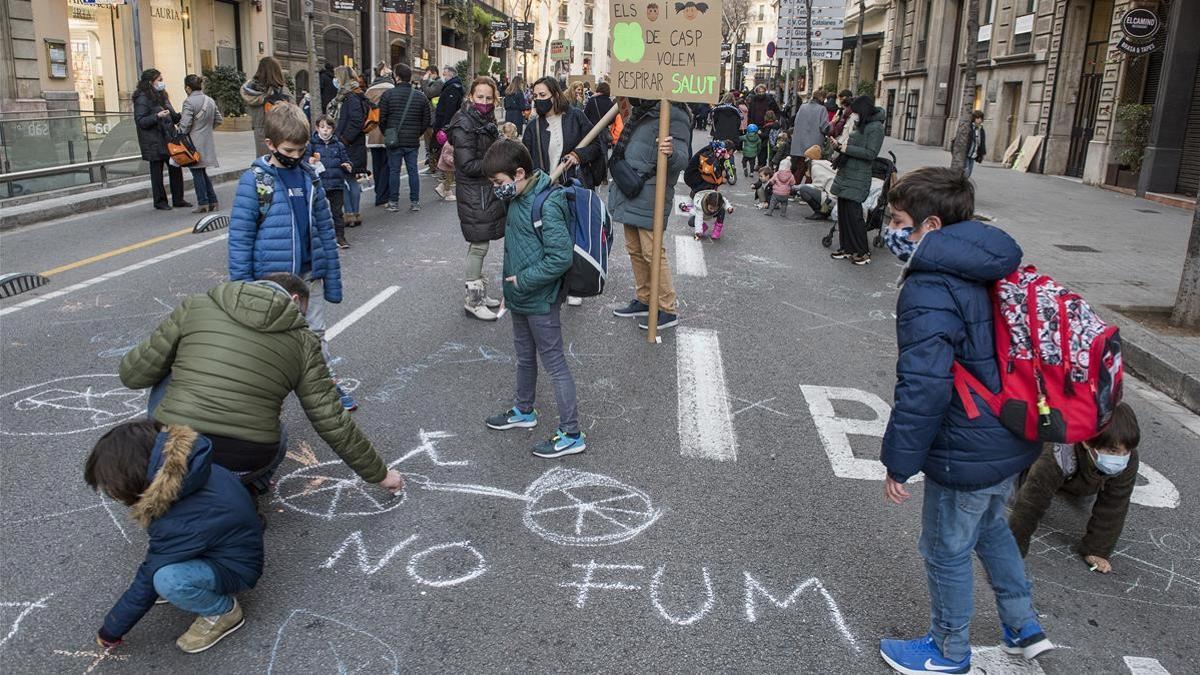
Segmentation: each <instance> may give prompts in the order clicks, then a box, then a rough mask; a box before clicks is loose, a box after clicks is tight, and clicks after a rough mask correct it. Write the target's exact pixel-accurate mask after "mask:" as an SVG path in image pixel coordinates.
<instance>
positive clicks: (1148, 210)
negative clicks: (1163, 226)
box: [1134, 209, 1162, 213]
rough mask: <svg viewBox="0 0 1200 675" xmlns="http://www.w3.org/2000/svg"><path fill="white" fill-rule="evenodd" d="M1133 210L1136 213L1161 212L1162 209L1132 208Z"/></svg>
mask: <svg viewBox="0 0 1200 675" xmlns="http://www.w3.org/2000/svg"><path fill="white" fill-rule="evenodd" d="M1134 211H1137V212H1138V213H1162V211H1155V210H1154V209H1134Z"/></svg>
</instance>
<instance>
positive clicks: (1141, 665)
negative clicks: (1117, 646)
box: [1124, 656, 1171, 675]
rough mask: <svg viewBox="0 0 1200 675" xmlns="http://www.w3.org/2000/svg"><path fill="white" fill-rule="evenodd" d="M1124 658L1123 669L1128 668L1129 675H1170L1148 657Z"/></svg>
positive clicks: (1156, 661)
mask: <svg viewBox="0 0 1200 675" xmlns="http://www.w3.org/2000/svg"><path fill="white" fill-rule="evenodd" d="M1124 658H1125V667H1126V668H1129V673H1130V675H1171V673H1169V672H1167V669H1166V668H1163V665H1162V664H1161V663H1159V662H1158V659H1152V658H1150V657H1148V656H1126V657H1124Z"/></svg>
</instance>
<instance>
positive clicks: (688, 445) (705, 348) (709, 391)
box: [676, 328, 737, 462]
mask: <svg viewBox="0 0 1200 675" xmlns="http://www.w3.org/2000/svg"><path fill="white" fill-rule="evenodd" d="M676 361H677V373H676V374H677V383H678V387H677V388H678V390H679V406H678V408H679V447H680V453H681V454H682V455H683V456H684V457H700V458H703V459H712V460H716V461H718V462H726V461H737V437H736V436H734V432H733V413H732V412H731V410H730V405H729V394H728V392H727V390H726V387H725V367H724V365H723V364H722V362H721V341H720V339H719V338H718V337H717V333H716V331H712V330H703V329H696V328H680V329H679V334H678V336H677V340H676Z"/></svg>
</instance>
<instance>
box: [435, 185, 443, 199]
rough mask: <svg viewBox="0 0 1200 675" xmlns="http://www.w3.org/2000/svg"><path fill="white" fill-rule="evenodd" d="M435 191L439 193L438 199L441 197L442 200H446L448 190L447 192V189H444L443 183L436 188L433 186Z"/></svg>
mask: <svg viewBox="0 0 1200 675" xmlns="http://www.w3.org/2000/svg"><path fill="white" fill-rule="evenodd" d="M433 191H434V192H436V193H437V196H438V197H440V198H442V199H445V198H446V190H445V188H443V187H442V184H441V183H438V184H437V185H434V186H433Z"/></svg>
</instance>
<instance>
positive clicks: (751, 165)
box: [738, 124, 766, 178]
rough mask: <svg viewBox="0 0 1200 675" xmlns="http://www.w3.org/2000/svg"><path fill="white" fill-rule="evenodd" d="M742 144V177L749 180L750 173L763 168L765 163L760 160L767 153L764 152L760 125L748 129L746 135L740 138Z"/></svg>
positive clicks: (752, 125)
mask: <svg viewBox="0 0 1200 675" xmlns="http://www.w3.org/2000/svg"><path fill="white" fill-rule="evenodd" d="M738 140H740V141H741V142H742V175H744V176H745V177H747V178H749V177H750V172H751V171H755V170H757V169H758V167H760V166H762V165H763V164H764V162H763V161H762V160H761V159H759V158H760V156H761V155H764V154H766V153H762V152H760V151H761V150H762V136H759V135H758V125H757V124H751V125H749V126H747V127H746V133H745V134H744V135H742V137H741V138H739V139H738Z"/></svg>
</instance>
